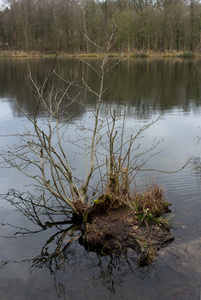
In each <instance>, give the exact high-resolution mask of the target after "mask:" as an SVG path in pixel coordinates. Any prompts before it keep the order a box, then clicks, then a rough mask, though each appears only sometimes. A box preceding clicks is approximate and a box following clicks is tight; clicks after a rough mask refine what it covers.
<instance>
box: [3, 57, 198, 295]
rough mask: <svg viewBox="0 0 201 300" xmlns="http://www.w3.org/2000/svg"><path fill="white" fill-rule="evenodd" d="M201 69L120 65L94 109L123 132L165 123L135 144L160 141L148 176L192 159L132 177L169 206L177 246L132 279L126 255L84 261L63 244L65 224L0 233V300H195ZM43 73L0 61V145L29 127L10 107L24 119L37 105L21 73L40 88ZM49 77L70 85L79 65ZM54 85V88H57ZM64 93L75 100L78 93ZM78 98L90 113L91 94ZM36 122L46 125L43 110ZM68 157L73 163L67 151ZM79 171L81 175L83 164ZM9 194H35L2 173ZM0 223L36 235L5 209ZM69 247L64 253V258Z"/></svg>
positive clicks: (45, 66) (83, 113)
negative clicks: (155, 189)
mask: <svg viewBox="0 0 201 300" xmlns="http://www.w3.org/2000/svg"><path fill="white" fill-rule="evenodd" d="M110 63H111V64H112V63H113V61H112V60H111V61H110ZM200 63H201V61H200V60H196V59H194V60H182V59H163V60H161V59H139V60H129V61H127V62H124V63H123V64H121V65H118V67H117V68H116V69H113V71H112V72H111V73H110V74H108V75H107V78H106V85H105V87H106V88H107V90H106V92H105V94H104V101H103V103H102V107H101V114H102V116H104V115H105V110H106V109H108V107H110V106H111V107H112V108H113V109H116V110H117V111H118V112H120V111H121V112H122V113H123V112H124V111H125V112H126V130H127V132H129V131H130V130H131V129H135V128H136V129H137V128H139V126H142V125H144V124H148V123H149V122H151V121H152V120H154V119H155V118H157V117H158V116H159V115H160V114H161V113H162V112H163V113H164V116H163V118H162V119H161V120H159V121H158V122H157V123H155V124H154V125H153V126H152V127H150V128H149V129H148V130H147V131H146V132H145V133H144V139H142V142H141V143H142V145H143V146H146V145H150V144H151V143H152V141H153V140H154V139H155V138H156V139H158V140H163V141H162V142H161V143H160V144H159V146H158V148H157V150H156V152H159V153H158V155H157V156H154V157H153V159H152V160H151V161H149V163H148V165H147V168H149V169H150V168H154V169H160V170H167V171H173V170H175V169H179V168H180V167H181V166H182V164H183V163H184V162H185V161H186V160H187V158H188V157H190V156H192V157H193V160H192V161H191V163H189V165H188V166H187V167H186V168H185V169H184V170H182V171H180V172H179V173H172V174H171V173H158V172H150V171H147V172H143V173H141V174H139V176H138V177H137V183H139V184H140V183H142V182H143V183H145V182H148V183H149V182H151V181H152V180H153V179H154V180H155V181H156V182H158V183H159V184H162V185H164V188H165V190H166V196H167V199H168V201H169V202H171V203H172V213H171V214H170V217H171V220H172V224H173V228H172V234H173V235H175V241H174V242H173V243H172V244H171V245H169V246H168V247H166V248H164V249H162V250H161V251H160V253H159V254H158V256H157V258H156V260H155V262H154V265H153V266H151V267H146V268H144V269H143V268H140V269H139V268H137V266H136V256H135V255H134V253H130V254H129V255H130V256H129V257H128V258H127V259H126V258H125V257H123V256H122V257H114V256H106V257H101V256H98V255H97V254H95V253H91V252H87V251H86V250H85V249H84V248H83V247H82V246H81V245H80V244H79V242H78V239H77V238H75V239H74V240H73V241H72V240H71V238H72V237H78V236H79V230H77V229H78V228H76V227H75V228H71V229H70V230H69V231H66V232H65V231H64V229H67V228H68V227H69V226H70V225H69V224H65V225H59V226H57V227H52V228H49V229H47V230H45V231H42V232H40V233H37V234H32V235H28V236H26V237H21V238H17V237H16V236H14V233H15V232H16V229H15V228H12V227H10V226H3V225H2V226H1V235H0V249H1V261H2V267H1V269H0V298H1V299H57V298H58V299H59V298H61V299H71V298H74V299H95V298H96V299H97V300H98V299H103V298H105V299H134V298H135V299H168V300H169V299H199V297H200V289H201V282H200V278H201V264H200V252H199V249H200V245H201V234H200V232H201V231H200V228H201V221H200V214H201V197H200V194H201V193H200V192H201V169H200V165H201V164H200V159H199V155H200V143H199V142H200V141H199V137H200V136H201V131H200V120H201V105H200V104H201V93H200V92H201V80H200V79H201V78H200V70H201V69H200ZM51 64H52V60H51V59H35V60H24V59H23V60H21V59H19V60H10V59H2V60H0V126H1V135H3V134H4V135H5V134H9V133H15V132H18V133H21V132H23V130H24V127H26V126H28V124H27V121H26V119H25V118H24V117H23V115H22V114H21V113H20V112H19V110H18V109H17V107H16V104H15V101H14V100H17V101H18V103H19V104H20V106H21V107H22V108H23V109H24V110H25V111H26V112H27V113H28V114H29V115H30V116H33V114H34V112H35V108H36V106H37V97H36V95H35V94H34V93H33V91H32V90H31V89H30V87H29V85H30V82H29V81H28V80H27V74H28V66H29V68H30V69H31V71H32V76H33V78H36V79H37V81H38V82H39V83H40V82H42V80H43V79H44V78H45V76H46V74H48V72H49V69H50V67H51ZM92 64H94V65H95V64H96V61H92ZM56 70H57V72H58V73H59V74H60V75H61V76H63V77H64V78H67V75H68V76H69V77H70V78H71V79H72V78H74V77H75V76H77V75H79V74H80V72H81V71H82V64H81V63H79V62H77V61H76V60H74V59H71V60H68V59H62V58H60V59H58V61H57V64H56ZM85 72H87V73H86V74H87V78H88V83H89V84H90V86H93V88H94V89H98V82H97V80H96V78H95V76H94V74H93V72H92V71H91V70H90V69H88V68H87V69H86V70H85ZM54 84H55V85H59V84H60V83H59V82H58V81H57V79H55V81H54ZM71 93H72V95H75V94H76V93H77V90H76V88H74V89H73V90H72V92H71ZM81 97H82V100H83V101H84V102H85V104H86V106H88V107H90V109H91V110H93V109H95V106H96V102H95V98H94V97H93V96H91V95H90V93H88V92H84V93H82V96H81ZM72 112H73V119H72V124H75V123H76V124H82V123H84V124H90V122H91V121H90V118H89V116H90V115H89V111H88V110H87V108H85V109H83V107H81V106H78V105H73V107H72ZM40 121H41V122H45V112H44V111H43V110H42V109H41V110H40ZM72 128H73V127H72ZM70 133H71V132H70ZM71 134H72V135H73V130H72V133H71ZM15 142H17V139H16V138H15V137H14V136H12V137H6V138H5V137H4V138H3V137H1V146H2V147H6V145H7V144H12V143H15ZM69 147H70V146H69ZM67 150H68V151H69V153H72V150H71V148H68V149H67ZM72 158H73V156H72ZM77 161H78V165H80V164H81V162H82V158H81V157H80V159H79V160H77ZM81 174H82V173H81ZM9 189H17V190H18V191H30V192H34V187H33V182H32V180H30V179H27V178H25V177H24V176H23V175H22V174H19V173H18V172H17V170H11V169H1V176H0V190H1V193H7V191H8V190H9ZM0 217H1V223H2V224H6V223H9V224H13V225H15V226H20V227H26V228H30V229H31V230H37V226H36V225H34V224H33V223H32V222H31V221H29V220H28V219H27V218H26V217H25V216H24V215H22V213H20V212H18V211H16V210H15V208H14V207H12V206H11V205H10V204H9V203H8V202H6V201H3V199H2V200H1V206H0ZM63 219H65V218H64V217H63ZM61 239H62V247H63V248H64V250H63V252H62V253H61V255H60V256H56V257H55V255H54V254H55V249H56V247H57V244H58V241H59V240H61ZM70 241H72V243H71V245H70V247H68V248H66V249H65V245H66V244H67V243H68V242H70ZM5 262H7V263H6V264H5Z"/></svg>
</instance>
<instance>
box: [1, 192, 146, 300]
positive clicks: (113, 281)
mask: <svg viewBox="0 0 201 300" xmlns="http://www.w3.org/2000/svg"><path fill="white" fill-rule="evenodd" d="M1 197H2V198H5V199H6V200H7V201H9V202H10V203H11V204H12V205H14V206H15V207H16V208H17V210H18V211H20V212H21V213H23V214H24V215H25V216H26V217H27V218H28V219H29V220H30V221H31V222H32V224H34V228H35V225H37V229H28V228H20V227H15V229H16V232H15V235H14V236H15V237H16V236H20V237H24V238H25V236H27V235H32V234H37V233H38V232H41V231H44V230H47V229H48V230H49V231H50V235H49V238H48V239H47V240H46V242H45V244H44V245H43V247H42V249H41V251H40V253H39V254H38V255H37V256H36V257H34V258H31V259H25V260H22V261H13V260H10V261H6V262H2V265H6V264H8V263H9V262H10V263H24V262H29V263H30V264H31V268H30V271H34V269H38V268H40V269H42V268H46V269H48V270H49V271H50V274H51V275H52V276H53V278H54V287H55V289H56V292H57V293H58V296H62V297H64V299H65V294H66V291H65V289H66V288H67V282H65V275H64V273H63V272H64V271H66V272H67V273H68V272H69V269H70V272H71V273H76V272H78V273H80V272H85V271H86V272H87V271H88V270H93V272H87V279H86V280H87V284H88V283H90V282H91V281H93V282H94V281H95V282H97V283H98V282H100V283H101V285H103V286H104V287H105V288H106V289H107V290H108V291H109V292H110V294H111V295H113V294H114V293H115V290H116V288H117V287H118V288H119V286H121V284H122V283H123V281H124V278H125V277H126V276H128V275H130V274H133V276H135V277H136V278H141V279H143V278H145V277H146V276H147V275H148V274H149V268H148V267H147V268H145V269H142V268H141V269H140V268H138V266H137V256H136V255H135V253H134V252H133V251H132V250H128V252H127V253H122V254H121V255H120V256H117V255H112V254H111V255H108V256H101V255H98V254H96V253H94V252H87V251H86V250H85V249H84V247H83V246H81V245H80V244H79V237H80V235H81V228H80V225H79V224H74V223H73V222H72V220H71V219H70V215H67V216H66V220H64V221H59V219H60V218H61V217H60V218H58V215H56V214H55V212H54V210H55V203H54V201H53V200H51V199H50V200H49V201H52V206H51V208H50V209H49V210H48V211H47V208H46V200H45V195H44V193H42V194H41V195H40V196H33V195H32V194H30V193H20V192H17V191H14V190H12V191H10V192H9V193H8V194H7V195H1ZM36 198H38V201H37V203H36V202H35V201H36ZM57 219H58V220H57ZM7 225H8V224H7ZM30 246H31V245H30ZM129 251H130V252H129ZM61 274H63V275H62V276H61ZM63 277H64V278H63Z"/></svg>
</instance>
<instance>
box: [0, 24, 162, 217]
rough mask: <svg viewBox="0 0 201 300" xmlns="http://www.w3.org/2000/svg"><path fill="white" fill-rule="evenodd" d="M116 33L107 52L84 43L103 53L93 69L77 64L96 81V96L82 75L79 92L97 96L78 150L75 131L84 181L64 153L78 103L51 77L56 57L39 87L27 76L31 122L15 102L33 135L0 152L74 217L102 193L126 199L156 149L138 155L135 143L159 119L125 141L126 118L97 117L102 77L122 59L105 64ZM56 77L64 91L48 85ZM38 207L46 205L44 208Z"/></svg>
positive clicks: (79, 134)
mask: <svg viewBox="0 0 201 300" xmlns="http://www.w3.org/2000/svg"><path fill="white" fill-rule="evenodd" d="M115 29H116V26H115ZM115 29H114V31H113V32H112V34H111V35H109V36H108V43H107V46H106V50H105V49H102V48H101V47H99V46H98V45H96V44H95V43H93V42H92V41H91V40H90V39H89V38H87V39H88V41H89V42H90V43H93V45H94V46H95V47H96V48H98V49H99V50H100V51H101V52H102V53H103V58H102V61H101V63H100V64H98V65H97V67H96V68H95V67H94V66H93V65H92V64H90V63H89V62H87V61H82V63H83V65H84V66H87V67H90V68H91V69H92V70H93V72H94V74H95V75H96V77H97V80H98V82H99V87H98V91H96V90H95V89H93V88H92V87H90V86H89V84H88V83H87V80H86V79H85V77H84V72H83V74H82V75H81V80H82V86H81V88H84V90H86V91H88V92H90V93H92V94H93V95H94V96H95V97H96V108H95V111H94V110H91V113H92V116H93V127H92V128H87V129H86V128H85V130H87V135H88V137H87V139H84V143H83V144H82V145H80V138H81V139H83V131H82V130H80V131H79V128H77V131H76V132H75V134H77V140H78V141H79V143H78V144H77V145H78V146H79V147H80V148H81V149H82V150H83V155H84V156H85V165H86V176H85V178H84V179H83V178H79V180H78V178H77V177H76V176H75V175H74V173H73V172H74V168H73V167H72V164H71V161H70V159H69V156H68V153H66V151H65V143H66V135H67V133H68V126H69V124H70V122H71V114H70V113H69V107H70V105H71V104H72V103H74V102H77V101H78V95H77V96H75V97H72V96H70V93H69V92H70V89H71V87H72V86H73V85H74V84H75V79H74V80H71V81H68V80H66V79H64V78H61V77H60V76H59V74H57V73H56V70H55V61H56V57H55V60H54V63H53V66H52V69H51V70H50V73H49V75H48V76H47V78H46V79H45V81H44V82H43V84H42V85H41V86H40V85H38V84H37V83H36V81H35V80H34V79H33V77H32V74H31V72H29V79H30V81H31V83H32V87H33V90H34V92H35V93H36V96H37V101H38V102H37V107H36V111H35V114H34V116H33V117H31V116H30V115H29V114H28V113H26V111H24V110H23V109H22V108H21V107H20V106H19V105H18V103H16V105H17V106H18V109H19V110H20V111H21V113H22V114H23V115H24V117H25V118H26V119H27V120H28V121H29V123H30V124H31V126H32V131H30V130H28V129H27V130H25V132H23V134H18V135H17V136H18V138H19V143H18V144H16V145H14V146H11V147H9V149H2V150H1V156H2V157H3V159H4V162H6V164H7V166H8V167H14V168H16V169H18V170H19V171H20V172H22V173H23V174H25V175H26V176H28V177H30V178H31V179H33V180H35V181H36V182H37V183H38V184H39V185H40V186H43V187H45V188H46V189H47V190H48V191H49V192H50V193H51V194H52V195H53V196H54V197H55V198H56V199H57V200H58V201H59V203H63V204H65V205H67V206H70V207H71V208H72V209H73V211H74V212H75V213H76V214H80V212H82V211H84V210H85V208H86V207H88V205H89V204H90V203H92V202H93V200H94V199H95V198H97V197H98V195H100V194H101V193H105V192H106V193H113V194H116V195H120V194H124V195H127V196H128V195H129V189H130V185H131V182H133V179H134V176H135V175H136V173H138V172H139V171H140V170H142V168H143V166H144V164H145V163H146V162H147V160H148V159H149V158H151V157H152V156H153V154H150V155H148V156H147V153H148V152H149V151H152V150H153V149H155V147H156V146H157V144H158V142H154V143H153V145H152V146H151V147H150V148H149V149H145V150H143V151H139V147H140V144H139V142H138V138H139V137H140V136H141V135H142V133H143V132H144V131H145V130H147V129H148V128H149V127H150V126H151V125H152V124H154V123H155V122H156V121H158V120H159V119H160V118H161V116H159V117H158V118H157V119H156V120H154V121H152V122H151V123H149V124H146V125H144V126H143V127H141V128H140V129H139V130H138V131H137V132H135V133H131V135H130V136H128V137H125V134H124V128H125V121H126V116H125V115H123V116H118V114H117V112H116V111H115V110H114V111H112V110H111V109H110V111H109V112H108V115H107V117H105V118H101V113H100V110H101V104H102V99H103V94H104V92H105V88H104V80H105V76H106V74H107V73H108V72H110V70H111V69H113V68H115V66H116V65H118V64H119V63H120V62H122V60H123V56H122V57H121V58H120V59H119V60H118V61H117V62H115V63H114V64H113V65H112V66H111V65H108V53H109V51H110V49H111V47H112V46H113V45H114V43H115ZM55 75H56V76H57V77H59V78H60V80H62V81H63V82H64V83H65V84H66V87H65V88H64V89H58V88H57V87H55V86H54V85H53V83H52V82H51V79H52V77H53V76H55ZM83 105H84V104H83ZM40 106H42V107H43V109H44V110H45V112H46V123H45V125H43V124H41V122H40V118H39V107H40ZM100 153H102V154H103V153H104V155H100ZM143 155H146V156H145V157H146V158H144V159H142V157H143ZM95 172H98V174H99V179H98V181H97V186H96V188H95V189H94V191H93V192H94V193H93V195H92V196H89V193H88V190H89V187H90V182H91V179H92V176H93V175H94V173H95ZM43 205H44V206H47V204H43Z"/></svg>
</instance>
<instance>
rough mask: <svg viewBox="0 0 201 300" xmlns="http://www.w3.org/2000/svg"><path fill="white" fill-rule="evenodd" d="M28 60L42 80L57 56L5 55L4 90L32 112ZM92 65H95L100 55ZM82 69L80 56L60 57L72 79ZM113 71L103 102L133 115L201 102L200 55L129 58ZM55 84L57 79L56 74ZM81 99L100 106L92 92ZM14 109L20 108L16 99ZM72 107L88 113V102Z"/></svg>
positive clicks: (0, 78)
mask: <svg viewBox="0 0 201 300" xmlns="http://www.w3.org/2000/svg"><path fill="white" fill-rule="evenodd" d="M111 63H112V60H111ZM27 64H29V65H30V68H31V71H32V74H33V77H34V78H36V79H37V81H38V82H42V81H43V79H44V78H45V76H46V75H47V72H48V71H49V69H50V66H51V64H52V59H36V60H2V61H1V63H0V82H1V86H0V94H3V95H8V96H9V97H11V98H17V100H18V102H19V104H20V106H21V107H22V108H23V109H24V110H25V111H27V112H29V114H33V112H34V111H35V106H36V100H35V98H34V94H33V92H32V91H31V89H30V88H29V87H28V85H27V83H26V77H27ZM93 64H94V67H95V66H96V61H95V60H94V61H93ZM81 68H82V63H81V62H79V61H76V60H75V59H64V58H58V59H57V64H56V71H57V73H58V74H60V75H61V76H62V77H64V78H67V77H70V79H72V78H73V77H75V76H76V75H77V74H80V73H82V72H80V71H81ZM92 72H93V71H92V70H90V69H88V68H87V67H86V68H85V77H86V80H87V82H88V84H89V86H91V87H92V88H93V89H94V90H96V85H97V82H96V80H95V78H94V76H93V75H94V74H93V73H92ZM108 76H109V77H108V78H107V80H106V82H107V86H106V88H107V90H106V92H105V94H104V104H105V105H104V104H103V107H105V106H108V104H111V103H112V104H113V105H118V106H124V107H125V106H126V107H127V113H128V115H129V116H133V114H135V116H146V115H148V114H150V112H153V111H155V112H157V113H158V112H160V111H162V110H163V111H164V110H169V109H172V107H178V106H179V107H182V108H183V109H184V110H185V111H187V110H188V109H189V107H190V108H191V107H198V106H199V103H200V89H201V86H200V60H196V59H194V60H182V59H179V58H178V59H163V60H161V59H153V60H151V59H148V60H147V59H137V60H136V59H135V60H132V59H130V60H129V61H127V62H124V63H123V64H120V65H119V66H118V68H117V69H115V71H113V72H111V73H110V75H108ZM54 83H55V85H57V84H58V82H57V79H56V78H55V82H54ZM72 93H73V94H77V89H76V88H75V89H73V90H72ZM80 98H81V100H82V101H84V102H85V103H86V104H87V105H91V106H94V105H95V101H94V99H93V97H92V96H91V95H89V93H85V94H84V93H83V94H81V95H80ZM12 110H13V111H14V112H15V113H17V107H16V106H15V104H14V103H13V106H12ZM72 110H73V114H76V115H80V114H82V113H83V106H79V105H77V104H75V105H74V107H72ZM42 113H43V112H42V111H41V114H42Z"/></svg>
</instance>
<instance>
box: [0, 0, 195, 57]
mask: <svg viewBox="0 0 201 300" xmlns="http://www.w3.org/2000/svg"><path fill="white" fill-rule="evenodd" d="M114 24H115V25H117V31H116V39H117V40H116V43H115V45H114V46H113V48H112V49H111V50H112V51H118V52H120V51H126V52H134V51H173V50H176V51H185V52H188V51H200V50H201V47H200V40H201V4H200V1H199V0H105V1H94V0H9V2H8V7H7V8H6V9H4V10H2V11H0V49H1V50H23V51H33V50H35V51H41V52H44V51H53V52H54V51H64V52H68V53H75V52H88V53H91V52H94V51H97V49H96V48H95V47H94V46H93V44H92V43H90V42H89V41H87V40H86V38H85V36H86V35H87V36H88V37H89V38H90V39H91V40H92V41H93V42H94V43H97V44H98V45H101V46H104V45H105V43H106V40H107V36H106V33H109V34H110V33H111V31H112V29H113V28H114Z"/></svg>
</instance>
